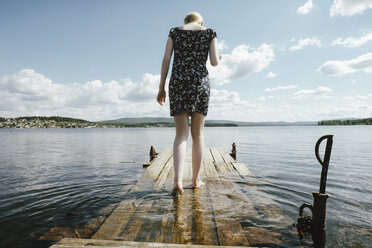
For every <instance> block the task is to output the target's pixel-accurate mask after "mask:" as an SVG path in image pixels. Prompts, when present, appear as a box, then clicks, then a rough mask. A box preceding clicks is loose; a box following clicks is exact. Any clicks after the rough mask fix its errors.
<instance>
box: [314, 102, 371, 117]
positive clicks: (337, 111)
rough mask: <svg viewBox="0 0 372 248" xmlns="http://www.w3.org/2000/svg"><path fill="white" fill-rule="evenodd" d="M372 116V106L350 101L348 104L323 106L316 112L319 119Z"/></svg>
mask: <svg viewBox="0 0 372 248" xmlns="http://www.w3.org/2000/svg"><path fill="white" fill-rule="evenodd" d="M370 116H372V106H371V105H368V104H366V103H364V102H351V103H349V104H348V105H345V106H342V107H337V106H330V107H326V108H324V110H322V111H320V112H319V113H318V114H317V118H318V119H319V120H330V119H340V118H366V117H370Z"/></svg>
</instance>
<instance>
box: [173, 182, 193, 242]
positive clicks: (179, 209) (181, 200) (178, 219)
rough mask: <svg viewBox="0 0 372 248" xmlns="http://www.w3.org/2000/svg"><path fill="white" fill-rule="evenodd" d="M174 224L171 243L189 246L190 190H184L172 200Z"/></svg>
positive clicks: (190, 221) (190, 223) (190, 220)
mask: <svg viewBox="0 0 372 248" xmlns="http://www.w3.org/2000/svg"><path fill="white" fill-rule="evenodd" d="M173 208H174V209H173V211H174V212H173V213H174V222H173V230H172V241H171V243H175V244H191V227H192V211H190V210H191V209H192V194H191V189H185V191H184V192H183V194H178V195H177V196H175V197H174V200H173Z"/></svg>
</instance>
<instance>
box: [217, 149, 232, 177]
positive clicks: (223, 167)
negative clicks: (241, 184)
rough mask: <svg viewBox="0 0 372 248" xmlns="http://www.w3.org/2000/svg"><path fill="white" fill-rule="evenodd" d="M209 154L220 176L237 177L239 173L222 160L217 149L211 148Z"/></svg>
mask: <svg viewBox="0 0 372 248" xmlns="http://www.w3.org/2000/svg"><path fill="white" fill-rule="evenodd" d="M211 153H212V156H213V159H214V162H215V166H216V170H217V172H218V173H219V175H220V176H223V175H228V176H238V175H239V173H237V171H236V170H235V169H234V168H233V167H232V166H231V165H229V164H228V163H226V162H225V160H224V159H223V158H222V156H221V153H220V152H219V150H218V149H217V148H211Z"/></svg>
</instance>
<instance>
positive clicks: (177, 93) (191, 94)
mask: <svg viewBox="0 0 372 248" xmlns="http://www.w3.org/2000/svg"><path fill="white" fill-rule="evenodd" d="M169 37H171V38H172V40H173V50H174V58H173V66H172V74H171V78H170V81H169V103H170V115H171V116H174V115H177V114H180V113H184V112H187V113H188V114H189V115H191V113H192V112H198V113H200V114H203V115H205V116H206V115H207V113H208V104H209V97H210V87H209V75H208V70H207V67H206V62H207V58H208V52H209V47H210V44H211V41H212V39H213V38H215V37H217V34H216V32H215V31H214V30H213V29H211V28H207V29H203V30H184V29H180V28H178V27H175V28H171V29H170V31H169Z"/></svg>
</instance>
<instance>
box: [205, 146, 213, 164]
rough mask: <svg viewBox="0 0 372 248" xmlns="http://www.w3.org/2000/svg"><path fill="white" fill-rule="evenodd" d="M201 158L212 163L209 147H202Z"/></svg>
mask: <svg viewBox="0 0 372 248" xmlns="http://www.w3.org/2000/svg"><path fill="white" fill-rule="evenodd" d="M203 159H204V161H210V162H212V163H213V161H214V159H213V156H212V153H211V149H210V148H205V149H204V154H203Z"/></svg>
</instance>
